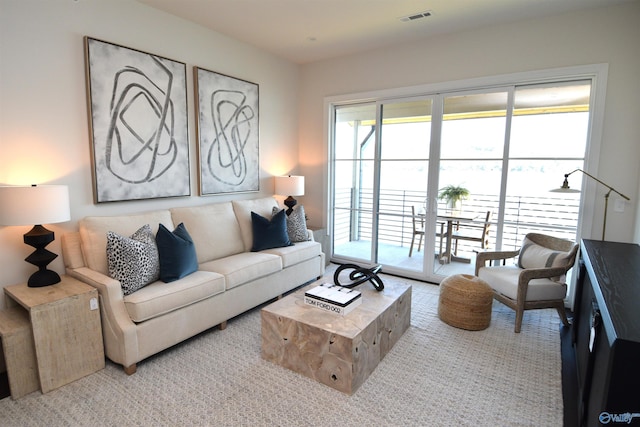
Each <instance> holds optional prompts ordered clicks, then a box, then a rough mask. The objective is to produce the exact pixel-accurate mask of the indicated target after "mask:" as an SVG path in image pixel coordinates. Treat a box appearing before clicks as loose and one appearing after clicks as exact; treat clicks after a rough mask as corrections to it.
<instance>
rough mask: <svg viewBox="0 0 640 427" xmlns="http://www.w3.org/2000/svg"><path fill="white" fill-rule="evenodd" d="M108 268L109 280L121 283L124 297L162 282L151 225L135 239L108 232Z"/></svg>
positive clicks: (137, 232)
mask: <svg viewBox="0 0 640 427" xmlns="http://www.w3.org/2000/svg"><path fill="white" fill-rule="evenodd" d="M107 264H108V266H109V276H111V277H112V278H114V279H116V280H118V281H119V282H120V286H121V287H122V292H123V293H124V295H129V294H131V293H133V292H135V291H137V290H138V289H140V288H142V287H144V286H146V285H148V284H149V283H151V282H155V281H156V280H158V277H159V274H160V261H159V258H158V248H157V246H156V239H155V237H154V235H153V232H152V231H151V227H149V224H145V225H144V226H142V227H141V228H140V229H139V230H138V231H136V232H135V233H133V234H132V235H131V237H124V236H121V235H119V234H118V233H114V232H113V231H109V232H107Z"/></svg>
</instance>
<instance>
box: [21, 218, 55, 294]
mask: <svg viewBox="0 0 640 427" xmlns="http://www.w3.org/2000/svg"><path fill="white" fill-rule="evenodd" d="M23 237H24V242H25V243H26V244H27V245H29V246H33V247H34V248H36V250H35V251H34V252H33V253H32V254H31V255H29V256H28V257H26V258H25V259H24V260H25V261H27V262H28V263H31V264H33V265H35V266H36V267H38V271H36V272H35V273H33V274H32V275H31V277H29V281H28V282H27V286H29V287H30V288H40V287H42V286H50V285H55V284H56V283H59V282H60V275H59V274H58V273H56V272H55V271H51V270H48V269H47V265H48V264H49V263H50V262H51V261H53V260H54V259H56V258H57V257H58V255H56V254H54V253H53V252H50V251H48V250H46V249H45V247H46V246H47V245H48V244H49V243H51V242H53V241H54V239H55V235H54V233H53V231H50V230H47V229H46V228H44V227H43V226H41V225H34V226H33V228H32V229H31V230H29V232H28V233H26V234H25V235H24V236H23Z"/></svg>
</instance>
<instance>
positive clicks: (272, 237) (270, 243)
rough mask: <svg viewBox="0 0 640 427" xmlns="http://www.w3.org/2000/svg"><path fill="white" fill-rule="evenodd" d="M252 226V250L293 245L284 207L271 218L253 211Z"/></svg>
mask: <svg viewBox="0 0 640 427" xmlns="http://www.w3.org/2000/svg"><path fill="white" fill-rule="evenodd" d="M251 226H252V228H253V247H252V248H251V251H252V252H258V251H262V250H264V249H272V248H282V247H284V246H292V245H293V244H292V243H291V241H290V240H289V235H288V234H287V216H286V214H285V212H284V209H283V210H281V211H280V212H278V213H277V214H275V215H274V216H273V218H271V220H268V219H267V218H265V217H263V216H260V215H258V214H257V213H255V212H251Z"/></svg>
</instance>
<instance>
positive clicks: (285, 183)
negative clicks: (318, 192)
mask: <svg viewBox="0 0 640 427" xmlns="http://www.w3.org/2000/svg"><path fill="white" fill-rule="evenodd" d="M275 179H276V190H275V191H276V194H279V195H281V196H288V197H287V198H286V199H285V200H284V204H285V206H286V207H288V208H289V209H287V215H291V212H293V207H294V206H295V205H296V204H297V203H298V201H297V200H296V199H294V198H293V197H292V196H304V176H292V175H288V176H276V177H275Z"/></svg>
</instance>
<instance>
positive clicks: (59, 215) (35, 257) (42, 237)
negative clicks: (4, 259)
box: [0, 185, 71, 288]
mask: <svg viewBox="0 0 640 427" xmlns="http://www.w3.org/2000/svg"><path fill="white" fill-rule="evenodd" d="M70 217H71V215H70V211H69V188H68V187H67V186H66V185H32V186H1V187H0V225H34V224H35V225H34V227H33V228H32V229H31V230H29V231H28V232H27V233H26V234H25V235H24V243H26V244H27V245H29V246H33V247H34V248H35V249H36V250H35V251H34V252H33V253H32V254H31V255H29V256H28V257H27V258H25V261H27V262H29V263H31V264H33V265H35V266H36V267H38V271H36V272H35V273H33V274H32V275H31V277H29V281H28V282H27V285H28V286H29V287H32V288H37V287H42V286H49V285H54V284H56V283H58V282H60V276H59V275H58V273H56V272H55V271H51V270H48V269H47V265H48V264H49V263H50V262H51V261H53V260H54V259H56V257H57V256H58V255H56V254H54V253H53V252H50V251H48V250H47V249H45V247H46V246H47V245H48V244H49V243H51V242H53V241H54V240H55V236H54V233H53V231H50V230H47V229H46V228H44V227H43V226H42V224H54V223H57V222H65V221H69V219H70Z"/></svg>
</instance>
